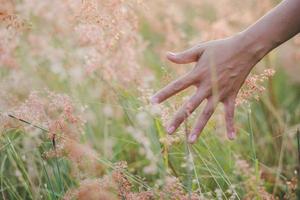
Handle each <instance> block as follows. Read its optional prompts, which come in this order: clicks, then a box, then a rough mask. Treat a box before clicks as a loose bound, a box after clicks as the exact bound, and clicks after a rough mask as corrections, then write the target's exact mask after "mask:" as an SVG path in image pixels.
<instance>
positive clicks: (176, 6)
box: [0, 0, 300, 200]
mask: <svg viewBox="0 0 300 200" xmlns="http://www.w3.org/2000/svg"><path fill="white" fill-rule="evenodd" d="M277 3H278V1H272V0H263V1H261V0H245V1H238V0H220V1H209V0H201V1H196V0H194V1H193V0H186V1H181V0H151V1H143V0H125V1H121V0H64V1H61V0H51V1H50V0H43V1H41V0H0V22H1V24H0V26H1V29H0V82H1V83H0V112H1V113H0V114H1V115H0V130H1V134H0V199H3V200H13V199H19V200H21V199H49V200H53V199H80V200H83V199H91V200H94V199H95V200H111V199H129V200H139V199H142V200H148V199H149V200H150V199H174V200H175V199H176V200H177V199H178V200H179V199H180V200H181V199H228V200H232V199H299V198H300V189H299V188H298V184H297V182H298V177H299V176H298V175H297V174H298V171H299V162H300V161H299V160H298V159H299V158H300V150H299V149H300V146H299V140H300V132H299V131H298V134H297V129H299V128H300V124H299V122H300V101H299V99H300V77H299V73H300V67H299V64H300V38H299V36H296V37H295V38H294V39H292V40H291V41H289V42H287V43H286V44H284V45H283V46H281V47H280V48H279V49H276V50H275V51H273V52H271V53H270V54H269V55H267V56H266V57H265V58H264V59H263V60H262V61H261V62H260V63H259V64H258V65H257V66H256V68H255V69H254V70H253V71H252V72H251V75H250V76H249V77H248V79H247V81H246V83H245V85H244V86H243V88H242V90H241V92H240V96H239V104H238V105H237V109H236V112H235V122H236V129H237V138H236V139H235V140H234V141H230V140H228V139H227V137H226V128H225V122H224V119H223V118H224V117H223V106H222V105H221V104H220V105H219V106H218V108H217V110H216V112H215V113H214V115H213V117H212V118H211V119H210V121H209V123H208V125H207V126H206V128H205V129H204V131H203V133H202V134H201V136H200V138H199V140H198V141H197V143H196V144H194V145H190V144H188V143H187V142H186V138H185V135H186V134H187V133H188V132H189V131H190V129H191V126H192V125H193V121H194V120H195V118H196V117H197V114H198V113H199V112H200V111H201V109H202V107H203V106H202V105H201V106H200V107H199V108H198V109H197V111H196V112H195V113H194V114H193V115H192V116H191V117H190V118H189V120H187V121H186V122H185V123H184V125H182V126H181V127H180V128H179V130H178V131H177V132H176V133H175V135H173V136H169V135H167V134H166V131H165V128H164V127H165V124H166V122H167V121H168V120H170V119H171V118H172V116H173V114H174V113H175V111H176V110H177V109H178V108H179V106H180V105H181V104H182V102H183V101H184V100H185V98H187V96H189V95H190V94H191V92H192V90H187V91H186V92H184V93H182V94H179V95H177V96H176V97H173V98H171V99H170V100H168V101H167V102H166V103H163V104H162V105H159V106H158V105H151V104H150V103H149V97H150V96H151V95H153V94H154V93H155V92H156V91H158V90H159V89H160V88H162V87H163V86H165V85H166V84H167V83H168V82H170V81H171V80H174V79H175V78H176V77H178V76H179V75H182V74H183V73H184V72H187V71H188V70H189V69H190V68H191V67H192V65H185V66H178V65H175V64H172V63H170V62H168V61H167V60H166V58H165V52H166V51H181V50H183V49H185V48H187V47H190V46H192V45H193V44H196V43H197V42H201V41H207V40H212V39H218V38H223V37H227V36H230V35H232V34H234V33H237V32H239V31H241V30H243V28H245V27H247V26H248V25H250V24H251V23H253V22H254V21H255V20H256V19H258V18H259V17H261V16H262V15H263V14H264V13H266V12H267V11H268V10H269V9H270V8H272V7H273V6H274V5H276V4H277ZM267 70H272V71H273V70H274V71H275V74H274V75H273V74H272V75H268V74H266V71H267ZM297 195H298V196H297Z"/></svg>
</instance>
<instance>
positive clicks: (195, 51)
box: [167, 46, 203, 64]
mask: <svg viewBox="0 0 300 200" xmlns="http://www.w3.org/2000/svg"><path fill="white" fill-rule="evenodd" d="M202 52H203V49H202V48H200V47H199V46H195V47H192V48H190V49H188V50H185V51H183V52H181V53H172V52H168V53H167V58H168V59H169V60H170V61H172V62H174V63H177V64H187V63H191V62H197V61H198V60H199V58H200V56H201V54H202Z"/></svg>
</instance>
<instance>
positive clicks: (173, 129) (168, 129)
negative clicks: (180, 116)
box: [167, 126, 175, 134]
mask: <svg viewBox="0 0 300 200" xmlns="http://www.w3.org/2000/svg"><path fill="white" fill-rule="evenodd" d="M174 131H175V127H174V126H170V127H168V128H167V132H168V134H171V133H173V132H174Z"/></svg>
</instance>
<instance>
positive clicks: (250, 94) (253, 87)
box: [236, 69, 275, 105]
mask: <svg viewBox="0 0 300 200" xmlns="http://www.w3.org/2000/svg"><path fill="white" fill-rule="evenodd" d="M274 74H275V70H273V69H265V70H264V71H263V72H262V73H261V74H251V75H250V76H249V77H248V78H247V79H246V80H245V84H244V85H243V87H242V88H241V90H240V92H239V94H238V97H237V100H236V105H241V104H245V103H247V102H249V101H250V100H251V99H256V100H258V99H259V95H260V94H261V93H262V92H263V91H265V87H264V86H263V83H264V81H266V80H267V79H269V78H271V77H272V76H273V75H274Z"/></svg>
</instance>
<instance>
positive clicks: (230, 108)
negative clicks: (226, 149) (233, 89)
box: [224, 97, 236, 140]
mask: <svg viewBox="0 0 300 200" xmlns="http://www.w3.org/2000/svg"><path fill="white" fill-rule="evenodd" d="M224 106H225V121H226V129H227V136H228V138H229V139H231V140H233V139H234V138H235V136H236V133H235V129H234V109H235V98H234V97H233V98H228V99H227V100H226V101H225V102H224Z"/></svg>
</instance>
